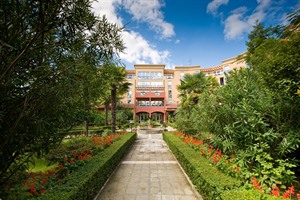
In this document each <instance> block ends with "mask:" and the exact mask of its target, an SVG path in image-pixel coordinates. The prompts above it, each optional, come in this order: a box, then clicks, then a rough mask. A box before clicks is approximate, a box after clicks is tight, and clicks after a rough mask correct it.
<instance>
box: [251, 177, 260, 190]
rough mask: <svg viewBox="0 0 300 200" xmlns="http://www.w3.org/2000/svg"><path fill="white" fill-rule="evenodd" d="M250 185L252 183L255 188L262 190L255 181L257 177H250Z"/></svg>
mask: <svg viewBox="0 0 300 200" xmlns="http://www.w3.org/2000/svg"><path fill="white" fill-rule="evenodd" d="M252 185H253V186H254V187H255V188H256V189H258V190H262V189H261V187H260V185H259V183H258V181H257V179H256V178H255V177H254V178H252Z"/></svg>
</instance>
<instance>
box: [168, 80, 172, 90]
mask: <svg viewBox="0 0 300 200" xmlns="http://www.w3.org/2000/svg"><path fill="white" fill-rule="evenodd" d="M168 89H172V82H171V81H169V82H168Z"/></svg>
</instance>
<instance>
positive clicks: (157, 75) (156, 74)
mask: <svg viewBox="0 0 300 200" xmlns="http://www.w3.org/2000/svg"><path fill="white" fill-rule="evenodd" d="M150 76H151V78H152V79H162V73H161V72H151V75H150Z"/></svg>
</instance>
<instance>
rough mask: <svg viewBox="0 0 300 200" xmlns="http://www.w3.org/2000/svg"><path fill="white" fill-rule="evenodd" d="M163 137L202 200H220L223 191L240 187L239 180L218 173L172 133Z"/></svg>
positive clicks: (165, 133) (167, 133)
mask: <svg viewBox="0 0 300 200" xmlns="http://www.w3.org/2000/svg"><path fill="white" fill-rule="evenodd" d="M163 137H164V140H165V141H166V143H167V144H168V146H169V148H170V149H171V151H172V153H173V154H174V155H175V157H176V158H177V160H178V161H179V163H180V164H181V166H182V168H183V169H184V170H185V172H186V173H187V175H188V176H189V177H190V179H191V181H192V182H193V184H194V185H195V187H196V189H197V190H198V191H199V193H200V194H201V195H202V197H203V198H204V199H220V195H221V193H222V192H223V191H225V190H231V189H234V188H238V187H240V186H241V182H240V181H239V180H237V179H235V178H233V177H230V176H227V175H226V174H224V173H223V172H221V171H219V170H218V169H217V168H216V167H215V166H213V165H211V164H210V163H209V161H208V160H207V159H205V158H203V157H201V156H200V155H199V154H198V153H197V152H196V151H195V150H194V149H193V148H191V147H190V146H189V145H187V144H186V143H184V142H183V141H181V140H180V138H178V137H177V136H175V135H174V134H173V133H171V132H164V134H163Z"/></svg>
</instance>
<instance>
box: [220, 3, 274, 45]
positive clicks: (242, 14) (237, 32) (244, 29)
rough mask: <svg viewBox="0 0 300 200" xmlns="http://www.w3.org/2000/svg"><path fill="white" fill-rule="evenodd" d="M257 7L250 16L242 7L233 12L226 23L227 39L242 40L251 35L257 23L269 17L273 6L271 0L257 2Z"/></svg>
mask: <svg viewBox="0 0 300 200" xmlns="http://www.w3.org/2000/svg"><path fill="white" fill-rule="evenodd" d="M257 3H258V5H257V7H256V8H255V9H254V10H253V12H252V13H251V14H250V15H246V13H247V11H248V10H247V8H246V7H240V8H237V9H235V10H233V11H232V12H231V15H230V16H228V17H227V18H226V20H225V22H224V24H225V28H224V34H225V39H228V40H232V39H241V38H243V37H244V35H245V34H247V33H249V32H250V30H251V29H252V27H253V26H254V25H255V23H256V21H263V20H264V19H265V18H266V16H267V10H268V9H269V8H270V6H271V0H257Z"/></svg>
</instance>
